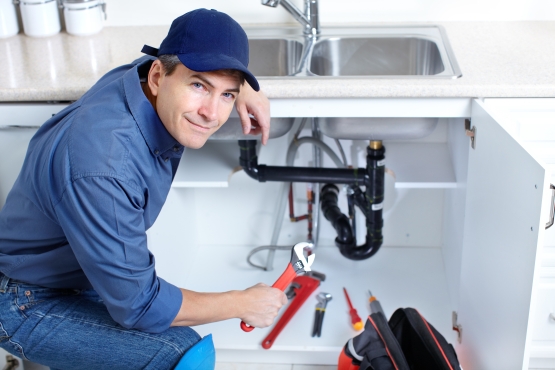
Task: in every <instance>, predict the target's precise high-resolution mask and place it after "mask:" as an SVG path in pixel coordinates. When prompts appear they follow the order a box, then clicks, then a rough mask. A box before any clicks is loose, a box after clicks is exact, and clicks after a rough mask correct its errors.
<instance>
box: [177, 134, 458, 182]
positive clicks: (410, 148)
mask: <svg viewBox="0 0 555 370" xmlns="http://www.w3.org/2000/svg"><path fill="white" fill-rule="evenodd" d="M386 167H387V168H389V169H390V170H392V171H393V172H394V173H395V178H396V181H395V187H396V188H427V189H438V188H455V187H456V180H455V174H454V172H453V168H452V165H451V158H450V155H449V151H448V148H447V144H445V143H389V144H387V146H386ZM240 169H241V168H240V167H239V148H238V145H237V142H236V141H219V140H218V141H208V142H207V143H206V144H205V145H204V146H203V147H202V148H200V149H186V150H185V152H184V153H183V157H182V159H181V164H180V165H179V169H178V170H177V173H176V175H175V179H174V181H173V184H172V187H173V188H199V187H206V188H219V187H228V185H229V178H230V177H231V175H233V173H235V172H237V171H239V170H240ZM253 181H254V180H253Z"/></svg>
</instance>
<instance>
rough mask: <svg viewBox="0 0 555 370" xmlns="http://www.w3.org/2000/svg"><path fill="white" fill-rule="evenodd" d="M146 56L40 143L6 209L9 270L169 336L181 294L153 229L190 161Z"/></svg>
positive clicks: (1, 236) (47, 129)
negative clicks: (166, 121) (158, 101)
mask: <svg viewBox="0 0 555 370" xmlns="http://www.w3.org/2000/svg"><path fill="white" fill-rule="evenodd" d="M151 60H152V58H149V57H143V58H141V59H138V60H137V61H135V62H133V63H132V64H129V65H124V66H121V67H119V68H116V69H114V70H112V71H110V72H109V73H107V74H106V75H105V76H103V77H102V78H101V79H100V80H99V81H98V82H97V83H96V84H95V85H94V86H93V87H92V88H91V89H90V90H89V91H88V92H87V93H86V94H85V95H83V97H81V99H79V100H78V101H76V102H75V103H73V104H71V105H70V106H69V107H67V108H66V109H64V110H63V111H61V112H60V113H58V114H56V115H55V116H53V117H52V118H51V119H50V120H48V121H47V122H46V123H44V124H43V125H42V127H41V128H40V129H39V130H38V131H37V133H36V134H35V136H34V137H33V138H32V140H31V142H30V144H29V148H28V150H27V154H26V157H25V162H24V164H23V168H22V169H21V172H20V174H19V177H18V178H17V180H16V182H15V184H14V187H13V189H12V190H11V192H10V193H9V194H8V198H7V200H6V204H5V205H4V207H3V208H2V210H0V271H1V272H3V273H4V274H5V275H7V276H9V277H11V278H13V279H17V280H21V281H25V282H28V283H31V284H36V285H41V286H45V287H51V288H76V289H86V288H93V289H95V290H96V291H97V292H98V294H99V295H100V297H101V298H102V299H103V300H104V303H105V304H106V306H107V308H108V311H109V312H110V315H111V316H112V317H113V318H114V320H115V321H116V322H118V323H119V324H121V325H122V326H124V327H126V328H135V329H139V330H142V331H148V332H161V331H164V330H166V329H167V328H168V327H169V325H170V324H171V322H172V321H173V319H174V318H175V316H176V315H177V313H178V311H179V308H180V307H181V301H182V295H181V292H180V290H179V289H178V288H177V287H175V286H173V285H171V284H169V283H168V282H166V281H164V280H163V279H161V278H159V277H158V276H157V275H156V271H155V267H154V256H153V255H152V254H151V253H150V252H149V250H148V247H147V238H146V233H145V232H146V230H147V229H148V228H149V227H150V226H152V224H153V223H154V221H155V220H156V217H157V216H158V214H159V213H160V210H161V208H162V205H163V204H164V202H165V200H166V197H167V195H168V192H169V190H170V186H171V182H172V180H173V177H174V175H175V172H176V170H177V166H178V164H179V160H180V158H181V155H182V153H183V146H181V145H180V144H179V143H178V142H177V141H176V140H175V139H174V138H173V137H172V136H171V135H170V134H169V133H168V132H167V130H166V129H165V127H164V126H163V124H162V122H161V121H160V119H159V117H158V115H157V114H156V111H155V110H154V108H153V107H152V105H151V103H150V102H149V101H148V100H147V99H146V97H145V95H144V93H143V91H142V89H141V86H140V80H139V71H142V70H145V71H148V67H149V65H150V63H151Z"/></svg>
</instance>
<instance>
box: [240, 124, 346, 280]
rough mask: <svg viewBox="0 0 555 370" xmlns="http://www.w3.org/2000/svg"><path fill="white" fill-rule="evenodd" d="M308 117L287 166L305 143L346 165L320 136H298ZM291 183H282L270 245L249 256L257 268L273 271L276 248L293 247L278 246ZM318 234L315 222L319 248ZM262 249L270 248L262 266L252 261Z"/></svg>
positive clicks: (300, 126) (315, 239) (288, 152)
mask: <svg viewBox="0 0 555 370" xmlns="http://www.w3.org/2000/svg"><path fill="white" fill-rule="evenodd" d="M306 120H307V119H306V118H303V120H302V122H301V124H300V125H299V128H298V130H297V132H296V134H295V136H294V139H293V141H292V142H291V143H290V145H289V147H288V148H287V154H286V159H285V163H286V166H287V167H291V166H293V164H294V161H295V156H296V154H297V151H298V149H299V148H300V147H301V146H302V145H303V144H312V145H313V146H315V147H318V148H319V149H320V150H321V151H323V152H324V153H326V154H327V155H328V156H329V158H330V159H331V160H332V161H333V162H334V163H335V165H336V166H337V167H340V168H343V167H346V166H347V165H346V163H345V162H342V161H341V159H340V158H339V157H338V156H337V154H335V152H334V151H333V149H331V148H330V147H329V146H328V145H327V144H326V143H324V142H323V141H321V140H320V139H318V138H314V137H302V138H298V136H299V134H300V132H301V130H302V129H303V127H304V125H305V123H306ZM315 125H316V126H317V123H316V124H314V121H313V130H312V131H313V134H314V126H315ZM241 141H242V140H239V146H241ZM254 155H256V141H254ZM317 155H318V156H319V157H320V159H319V160H317V158H318V157H315V164H316V163H321V153H317ZM251 177H252V176H251ZM290 185H291V183H290V182H284V183H283V184H282V185H281V189H280V192H279V195H278V197H277V204H276V207H275V209H276V212H275V215H274V219H275V224H274V231H273V233H272V238H271V241H270V245H267V246H262V247H257V248H255V249H253V250H252V251H251V252H250V253H249V254H248V256H247V262H248V263H249V264H250V265H251V266H253V267H256V268H260V269H263V270H265V271H271V270H272V269H273V264H274V256H275V251H276V250H290V249H291V247H290V246H289V247H279V246H277V242H278V238H279V233H280V231H281V227H282V225H283V214H284V212H285V207H286V205H287V192H288V191H289V187H290ZM314 193H315V204H316V205H317V206H316V210H317V211H319V206H318V204H319V202H318V200H319V194H320V191H319V189H318V188H317V187H316V188H315V190H314ZM315 215H316V216H314V219H315V220H318V219H319V213H315ZM318 234H319V224H318V223H314V224H313V235H314V240H313V243H314V248H317V246H318ZM262 250H268V257H267V259H266V265H265V266H261V265H257V264H255V263H253V262H252V261H251V257H252V256H253V255H254V254H255V253H258V252H260V251H262Z"/></svg>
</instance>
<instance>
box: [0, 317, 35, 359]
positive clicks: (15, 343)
mask: <svg viewBox="0 0 555 370" xmlns="http://www.w3.org/2000/svg"><path fill="white" fill-rule="evenodd" d="M0 329H2V331H3V332H4V333H5V334H6V337H7V338H8V342H10V343H11V344H13V345H14V346H16V347H17V348H19V352H21V357H22V358H23V359H25V360H29V359H28V358H27V356H25V352H24V351H23V347H22V346H21V344H19V343H17V342H15V341H13V340H12V337H11V336H10V335H9V334H8V332H7V331H6V329H4V325H3V324H2V322H0Z"/></svg>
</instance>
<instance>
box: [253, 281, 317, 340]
mask: <svg viewBox="0 0 555 370" xmlns="http://www.w3.org/2000/svg"><path fill="white" fill-rule="evenodd" d="M295 282H298V283H299V285H300V286H301V287H300V288H299V289H298V290H297V295H296V296H295V298H293V300H292V301H291V303H290V304H289V306H288V307H287V309H286V310H285V312H284V313H283V315H281V317H280V318H279V320H278V322H277V323H276V325H275V326H274V327H273V328H272V331H271V332H270V334H268V336H267V337H266V338H264V340H263V341H262V348H264V349H270V347H272V345H273V344H274V341H275V340H276V338H277V336H278V335H279V333H281V331H282V330H283V328H285V326H286V325H287V323H288V322H289V321H290V320H291V318H292V317H293V316H294V315H295V313H296V312H297V311H298V310H299V308H300V307H301V306H302V305H303V303H304V302H305V301H306V300H307V299H308V297H309V296H310V295H311V294H312V292H314V291H315V290H316V288H317V287H318V285H320V281H319V280H317V279H314V278H311V277H309V276H298V277H297V278H296V279H295Z"/></svg>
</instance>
